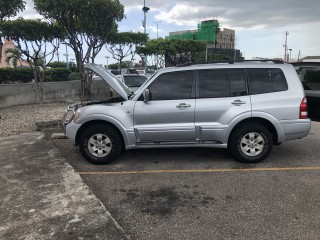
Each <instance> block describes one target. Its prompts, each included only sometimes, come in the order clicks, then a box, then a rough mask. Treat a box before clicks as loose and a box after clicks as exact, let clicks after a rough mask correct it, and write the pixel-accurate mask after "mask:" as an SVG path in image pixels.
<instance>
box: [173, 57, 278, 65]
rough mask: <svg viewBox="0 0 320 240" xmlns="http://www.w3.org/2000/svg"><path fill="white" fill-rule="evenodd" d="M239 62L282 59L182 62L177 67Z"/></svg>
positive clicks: (276, 60) (262, 60)
mask: <svg viewBox="0 0 320 240" xmlns="http://www.w3.org/2000/svg"><path fill="white" fill-rule="evenodd" d="M241 62H273V63H276V64H280V63H284V61H283V60H278V59H259V60H237V61H234V60H225V61H209V62H191V63H184V64H181V65H178V66H177V67H187V66H192V65H198V64H214V63H229V64H234V63H241Z"/></svg>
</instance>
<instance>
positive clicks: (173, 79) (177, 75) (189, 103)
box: [134, 71, 195, 142]
mask: <svg viewBox="0 0 320 240" xmlns="http://www.w3.org/2000/svg"><path fill="white" fill-rule="evenodd" d="M193 85H194V84H193V71H181V72H174V73H163V74H161V75H160V76H159V77H157V78H156V79H155V80H154V81H153V82H152V83H151V84H150V85H149V86H148V89H149V92H150V100H149V101H146V102H145V101H143V100H141V101H139V100H138V101H137V102H136V104H135V107H134V128H135V134H136V137H137V139H138V142H182V141H195V126H194V110H195V99H194V96H193V95H194V91H193V89H194V87H193Z"/></svg>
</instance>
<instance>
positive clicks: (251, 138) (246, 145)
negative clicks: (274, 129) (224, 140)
mask: <svg viewBox="0 0 320 240" xmlns="http://www.w3.org/2000/svg"><path fill="white" fill-rule="evenodd" d="M228 145H229V146H228V147H229V150H230V151H231V153H232V155H233V156H234V157H235V158H236V159H237V160H238V161H239V162H245V163H258V162H261V161H262V160H264V159H265V158H266V157H267V156H268V155H269V154H270V152H271V150H272V147H273V141H272V135H271V133H270V132H269V130H268V129H267V128H266V127H265V126H263V125H261V124H258V123H249V124H248V125H243V126H241V127H239V128H238V129H236V130H235V131H234V132H233V133H232V135H231V136H230V140H229V144H228Z"/></svg>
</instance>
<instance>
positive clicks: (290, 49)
mask: <svg viewBox="0 0 320 240" xmlns="http://www.w3.org/2000/svg"><path fill="white" fill-rule="evenodd" d="M288 50H289V51H290V57H289V61H288V62H291V51H292V48H289V49H288Z"/></svg>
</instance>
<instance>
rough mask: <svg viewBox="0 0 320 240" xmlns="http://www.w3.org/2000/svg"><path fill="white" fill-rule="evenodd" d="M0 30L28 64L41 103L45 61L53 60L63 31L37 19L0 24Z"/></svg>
mask: <svg viewBox="0 0 320 240" xmlns="http://www.w3.org/2000/svg"><path fill="white" fill-rule="evenodd" d="M0 30H1V31H2V33H3V34H4V36H5V37H6V38H8V39H11V40H13V41H14V42H15V44H16V45H17V48H18V49H19V52H20V53H21V55H22V56H23V57H24V58H25V60H26V61H27V62H28V63H29V66H30V68H31V69H32V71H33V75H34V82H35V84H36V90H37V93H38V96H39V98H40V101H41V102H42V101H43V87H42V82H43V80H44V77H45V70H46V64H45V59H46V58H47V57H50V56H51V59H49V60H48V62H50V61H51V60H52V59H53V57H54V53H55V51H56V50H57V49H58V47H59V40H60V39H62V38H64V32H63V30H62V29H61V28H60V27H59V26H58V25H56V24H48V23H46V22H43V21H41V20H39V19H28V20H26V19H23V18H18V19H17V20H13V21H4V22H2V24H1V26H0ZM48 45H50V48H48Z"/></svg>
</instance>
